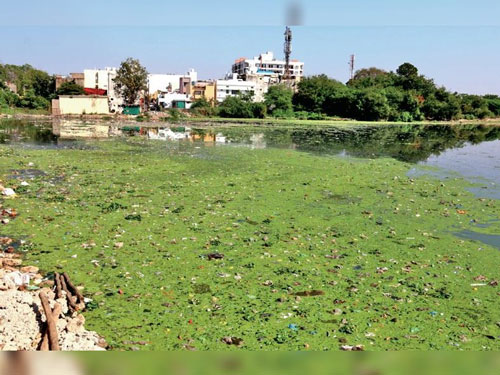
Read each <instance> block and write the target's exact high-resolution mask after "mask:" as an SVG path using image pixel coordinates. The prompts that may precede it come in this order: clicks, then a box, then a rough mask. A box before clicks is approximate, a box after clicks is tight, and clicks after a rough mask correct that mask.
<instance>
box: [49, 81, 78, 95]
mask: <svg viewBox="0 0 500 375" xmlns="http://www.w3.org/2000/svg"><path fill="white" fill-rule="evenodd" d="M56 95H85V90H83V87H82V86H80V85H77V84H76V83H75V82H74V81H73V82H64V83H63V84H62V85H61V86H60V87H59V88H58V89H57V91H56Z"/></svg>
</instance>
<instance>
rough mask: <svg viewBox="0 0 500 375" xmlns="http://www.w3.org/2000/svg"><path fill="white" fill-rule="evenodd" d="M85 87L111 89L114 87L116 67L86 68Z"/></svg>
mask: <svg viewBox="0 0 500 375" xmlns="http://www.w3.org/2000/svg"><path fill="white" fill-rule="evenodd" d="M83 76H84V80H83V87H84V88H88V89H100V90H106V92H107V91H109V90H110V88H113V87H114V82H113V79H115V78H116V68H109V67H108V68H104V69H85V70H84V71H83Z"/></svg>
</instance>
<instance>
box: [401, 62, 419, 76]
mask: <svg viewBox="0 0 500 375" xmlns="http://www.w3.org/2000/svg"><path fill="white" fill-rule="evenodd" d="M396 73H398V75H400V76H401V77H405V78H416V77H418V69H417V67H416V66H414V65H412V64H410V63H404V64H402V65H400V66H399V68H398V69H397V70H396Z"/></svg>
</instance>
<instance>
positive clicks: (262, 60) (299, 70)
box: [232, 52, 304, 83]
mask: <svg viewBox="0 0 500 375" xmlns="http://www.w3.org/2000/svg"><path fill="white" fill-rule="evenodd" d="M285 66H286V62H285V61H284V60H277V59H275V58H274V54H273V53H272V52H266V53H262V54H260V55H259V56H256V57H254V58H253V59H247V58H245V57H242V58H240V59H237V60H236V61H235V62H234V64H233V67H232V72H233V73H236V74H238V77H239V78H241V79H243V80H247V77H248V76H249V75H256V74H257V73H259V72H260V73H261V74H262V73H267V74H278V76H279V78H280V79H281V78H282V77H283V75H284V74H285ZM303 76H304V63H303V62H300V61H298V60H291V61H290V78H291V80H292V81H295V82H297V83H298V82H300V81H301V79H302V77H303Z"/></svg>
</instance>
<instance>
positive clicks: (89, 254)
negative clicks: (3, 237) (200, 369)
mask: <svg viewBox="0 0 500 375" xmlns="http://www.w3.org/2000/svg"><path fill="white" fill-rule="evenodd" d="M90 145H91V146H92V147H91V150H77V149H64V150H30V149H22V148H15V147H9V146H1V147H0V174H1V175H2V177H1V179H2V180H3V181H4V183H5V184H6V185H8V186H19V179H15V178H12V177H13V176H10V177H9V175H10V174H11V172H10V171H11V170H13V169H16V170H23V169H28V168H32V169H37V170H40V171H43V172H44V174H39V175H37V176H33V178H32V179H30V180H29V186H28V187H24V188H23V190H22V191H21V192H20V194H19V196H18V198H17V199H15V200H10V201H9V202H8V204H9V205H11V206H12V207H13V208H15V209H17V211H18V212H19V217H18V218H17V219H16V220H15V221H12V222H11V223H9V224H8V226H4V227H3V230H5V231H8V233H9V235H10V236H12V237H13V238H15V235H16V234H17V235H26V234H29V237H28V240H29V242H30V243H31V245H30V251H29V252H28V253H27V255H26V257H27V260H26V263H30V264H34V265H38V266H39V267H40V268H41V269H42V270H43V271H44V272H50V271H60V270H64V271H66V272H68V273H69V274H70V275H71V277H72V279H74V281H75V282H76V283H78V284H81V285H84V286H85V289H84V294H85V296H86V297H88V298H91V299H92V300H93V302H92V305H91V309H89V311H87V312H86V313H85V316H86V319H87V326H88V328H89V329H92V330H96V331H98V332H99V333H100V334H101V335H103V336H104V337H105V338H106V340H107V341H108V342H109V343H110V345H111V347H112V348H113V349H131V348H139V349H141V350H185V349H197V350H206V349H213V350H241V349H247V350H296V349H304V348H310V349H314V350H339V348H340V347H341V346H343V345H363V346H364V348H365V349H366V350H400V349H423V350H428V349H441V350H443V349H444V350H450V349H452V350H453V349H465V350H481V349H499V348H500V344H499V343H500V339H499V337H500V327H499V325H498V323H497V322H499V321H500V317H499V316H498V313H497V310H498V309H497V306H498V302H499V298H500V297H499V294H498V293H499V292H500V289H499V288H498V287H497V286H496V285H495V281H496V279H497V278H499V276H498V269H499V267H500V253H499V252H498V250H497V249H495V248H494V247H491V246H488V245H487V244H481V245H478V243H476V242H474V241H469V240H467V239H463V238H457V237H456V236H454V235H453V232H457V231H461V230H470V229H471V228H472V224H471V221H472V220H476V221H477V222H487V221H488V222H491V225H492V226H491V227H490V228H488V231H489V232H491V233H493V232H494V231H495V228H498V227H499V223H498V222H496V221H491V220H492V219H498V212H499V205H498V202H497V201H494V200H488V199H477V198H475V197H474V196H473V195H472V194H470V193H469V192H467V191H466V189H465V187H466V183H465V182H464V181H463V180H460V179H453V180H448V181H446V183H445V184H443V183H442V182H441V181H438V180H436V179H433V178H431V177H425V176H423V177H418V178H409V177H407V176H406V173H407V171H408V170H409V169H410V168H411V166H410V165H409V164H406V163H403V162H400V161H396V160H393V159H377V160H354V159H348V158H337V157H320V156H316V155H310V154H307V153H301V152H298V151H295V150H289V149H265V150H250V149H247V148H238V147H234V148H229V147H222V148H216V147H203V146H202V147H200V148H195V147H193V146H191V145H186V144H177V143H167V144H165V143H160V142H144V141H143V140H141V139H131V140H128V141H104V142H95V143H91V144H90ZM30 163H32V164H30ZM4 204H5V203H4ZM139 218H140V220H139ZM497 233H498V232H497ZM208 254H223V257H215V258H213V259H208V256H207V255H208ZM478 280H480V281H478ZM479 285H481V286H479ZM290 327H292V328H290ZM224 337H237V338H241V339H242V340H243V344H242V345H241V346H240V347H237V346H234V345H228V344H227V343H225V342H224V340H223V338H224ZM133 343H140V344H133Z"/></svg>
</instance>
